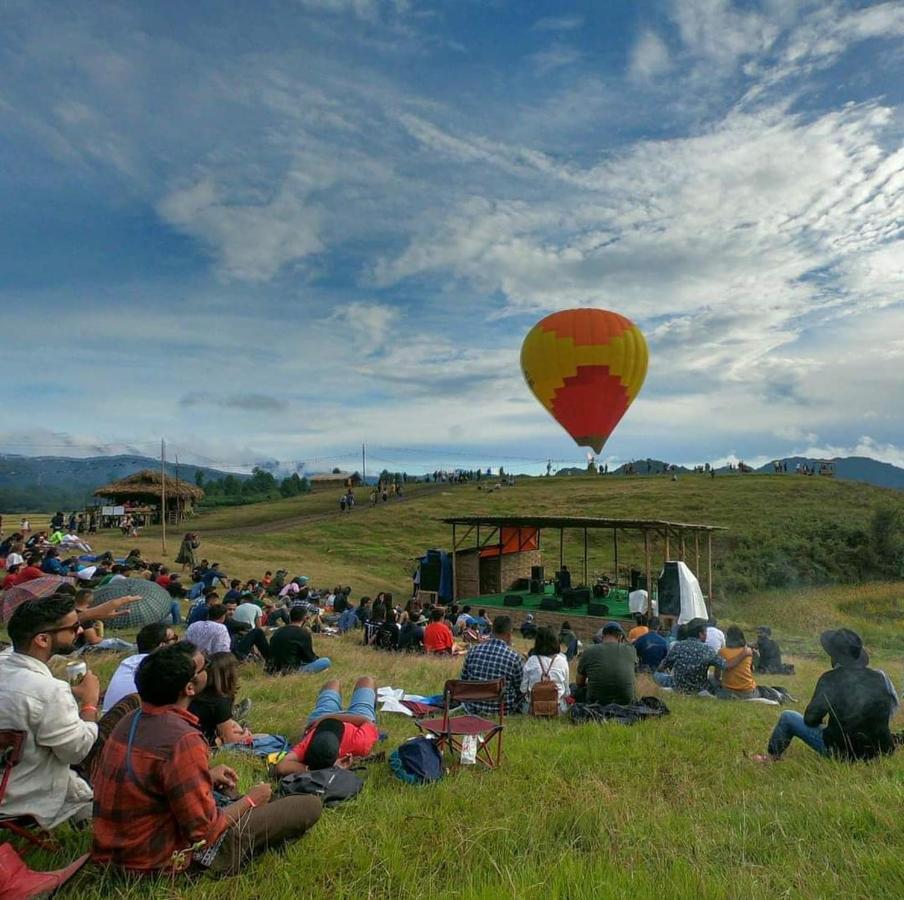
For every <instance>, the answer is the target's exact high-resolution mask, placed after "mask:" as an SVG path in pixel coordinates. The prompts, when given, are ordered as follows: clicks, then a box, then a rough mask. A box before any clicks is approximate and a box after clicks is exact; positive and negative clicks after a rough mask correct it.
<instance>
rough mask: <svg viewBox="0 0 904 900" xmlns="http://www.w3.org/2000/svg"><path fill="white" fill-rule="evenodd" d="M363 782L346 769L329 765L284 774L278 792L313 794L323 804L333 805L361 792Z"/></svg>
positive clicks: (288, 794)
mask: <svg viewBox="0 0 904 900" xmlns="http://www.w3.org/2000/svg"><path fill="white" fill-rule="evenodd" d="M363 787H364V782H363V781H362V780H361V779H360V778H359V777H358V776H357V775H356V774H355V773H354V772H350V771H349V770H348V769H342V768H340V767H339V766H331V767H330V768H329V769H315V770H314V771H313V772H296V773H295V774H294V775H286V776H285V778H283V779H281V780H280V782H279V794H280V796H282V797H288V796H290V795H292V794H313V795H314V796H315V797H319V798H320V802H321V803H323V805H324V806H335V805H336V804H337V803H341V802H342V801H343V800H348V799H349V798H350V797H354V796H356V795H357V794H359V793H360V792H361V788H363Z"/></svg>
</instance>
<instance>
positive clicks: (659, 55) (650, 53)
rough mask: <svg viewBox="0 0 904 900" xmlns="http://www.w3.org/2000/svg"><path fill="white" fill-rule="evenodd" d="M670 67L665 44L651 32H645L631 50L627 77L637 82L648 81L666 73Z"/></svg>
mask: <svg viewBox="0 0 904 900" xmlns="http://www.w3.org/2000/svg"><path fill="white" fill-rule="evenodd" d="M670 66H671V62H670V59H669V50H668V47H666V45H665V42H664V41H663V40H662V38H660V37H659V35H657V34H656V33H655V32H653V31H645V32H643V34H641V36H640V38H639V39H638V40H637V42H636V43H635V44H634V47H633V48H632V49H631V58H630V60H629V62H628V75H629V76H630V77H631V78H633V79H635V80H637V81H648V80H649V79H651V78H655V77H656V76H657V75H662V74H663V73H664V72H667V71H668V70H669V68H670Z"/></svg>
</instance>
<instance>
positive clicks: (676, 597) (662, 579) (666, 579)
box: [659, 562, 681, 616]
mask: <svg viewBox="0 0 904 900" xmlns="http://www.w3.org/2000/svg"><path fill="white" fill-rule="evenodd" d="M680 614H681V583H680V581H679V579H678V563H676V562H667V563H666V564H665V565H664V566H663V569H662V574H661V575H660V576H659V615H660V616H677V615H680Z"/></svg>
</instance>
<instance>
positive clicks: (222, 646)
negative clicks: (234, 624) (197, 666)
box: [185, 603, 232, 656]
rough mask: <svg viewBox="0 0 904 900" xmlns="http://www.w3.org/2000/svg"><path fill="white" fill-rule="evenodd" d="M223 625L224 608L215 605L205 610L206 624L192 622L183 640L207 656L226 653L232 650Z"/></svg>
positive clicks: (224, 620)
mask: <svg viewBox="0 0 904 900" xmlns="http://www.w3.org/2000/svg"><path fill="white" fill-rule="evenodd" d="M225 623H226V607H225V606H223V605H221V604H219V603H217V604H215V605H214V606H211V607H210V609H208V610H207V621H206V622H192V623H191V625H189V626H188V628H186V629H185V640H187V641H188V642H189V643H191V644H194V645H195V646H196V647H197V648H198V649H199V650H200V651H201V652H202V653H206V654H207V655H208V656H211V655H212V654H214V653H228V652H229V651H230V650H231V649H232V642H231V641H230V639H229V631H228V630H227V628H226V624H225Z"/></svg>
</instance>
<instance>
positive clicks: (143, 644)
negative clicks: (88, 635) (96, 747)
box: [104, 622, 179, 715]
mask: <svg viewBox="0 0 904 900" xmlns="http://www.w3.org/2000/svg"><path fill="white" fill-rule="evenodd" d="M178 640H179V638H178V637H177V636H176V632H175V631H173V629H172V628H170V627H169V625H164V624H163V622H153V623H152V624H150V625H145V626H144V628H142V629H141V631H139V632H138V636H137V637H136V638H135V642H136V643H137V644H138V652H137V653H135V654H134V655H132V656H127V657H126V658H125V659H124V660H123V661H122V662H121V663H120V664H119V668H117V670H116V671H115V672H114V673H113V677H112V678H111V679H110V684H109V685H108V686H107V693H106V694H104V715H106V714H107V713H108V712H110V710H111V709H113V707H114V706H116V704H117V703H119V701H120V700H122V699H123V697H128V696H129V694H134V693H136V692H137V691H138V688H137V687H135V672H136V671H137V670H138V666H139V665H141V661H142V660H143V659H144V658H145V657H146V656H147V655H148V654H149V653H153V652H154V651H155V650H156V649H157V648H158V647H166V646H167V645H168V644H175V643H176V642H177V641H178Z"/></svg>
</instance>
